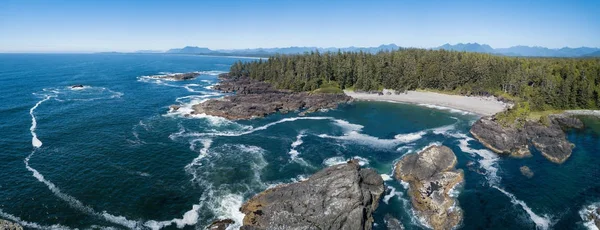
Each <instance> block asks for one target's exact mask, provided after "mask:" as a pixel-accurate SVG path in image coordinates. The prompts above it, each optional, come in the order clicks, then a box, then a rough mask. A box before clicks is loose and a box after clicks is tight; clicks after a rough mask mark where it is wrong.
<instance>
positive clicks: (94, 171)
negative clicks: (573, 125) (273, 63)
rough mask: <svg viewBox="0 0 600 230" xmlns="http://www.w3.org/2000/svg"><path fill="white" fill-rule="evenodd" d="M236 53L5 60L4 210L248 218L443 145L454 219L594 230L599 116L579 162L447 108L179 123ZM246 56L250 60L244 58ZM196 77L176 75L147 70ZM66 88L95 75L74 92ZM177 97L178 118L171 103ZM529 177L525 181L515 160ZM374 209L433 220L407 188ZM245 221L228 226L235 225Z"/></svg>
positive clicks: (138, 224)
mask: <svg viewBox="0 0 600 230" xmlns="http://www.w3.org/2000/svg"><path fill="white" fill-rule="evenodd" d="M237 60H240V58H228V57H206V56H186V55H152V54H147V55H146V54H144V55H141V54H140V55H118V54H2V55H0V98H1V99H0V101H1V104H0V117H1V120H0V121H1V122H0V150H1V151H0V163H1V164H2V167H1V168H0V218H2V219H8V220H12V221H16V222H18V223H21V224H22V225H24V226H25V227H26V228H31V229H75V228H77V229H103V228H108V229H110V228H114V229H159V228H166V229H178V228H185V229H194V228H197V229H202V228H203V227H204V226H206V225H207V224H209V223H210V222H212V221H213V220H215V219H219V218H232V219H234V220H235V221H236V222H238V223H240V222H241V220H242V219H243V214H241V213H240V212H239V207H240V206H241V204H242V203H243V201H245V200H247V199H248V198H250V197H251V196H253V195H254V194H256V193H258V192H260V191H263V190H264V189H266V188H269V187H270V186H274V185H277V184H280V183H289V182H294V181H299V180H303V179H305V178H307V177H309V176H310V175H311V174H313V173H315V172H316V171H318V170H320V169H322V168H324V167H327V166H328V165H333V164H338V163H343V162H345V161H347V160H348V159H353V158H356V159H359V161H360V162H361V163H362V164H364V166H365V167H371V168H375V169H376V170H377V171H378V172H379V173H381V174H382V175H383V177H384V178H386V179H387V178H390V177H391V176H392V175H391V174H392V171H393V165H394V163H395V162H396V161H397V160H398V159H400V158H401V157H402V156H403V155H405V154H410V153H414V152H417V151H419V150H420V149H423V148H425V147H427V146H429V145H440V144H443V145H446V146H449V147H450V148H451V149H452V150H453V151H454V152H455V153H456V155H457V157H458V165H457V167H458V168H460V169H462V170H464V172H465V180H466V181H465V183H464V184H462V185H460V186H458V187H457V188H455V189H454V191H453V192H452V195H453V196H456V197H457V198H458V201H459V202H458V204H457V205H456V206H457V207H456V208H461V209H462V210H463V211H464V221H463V223H462V224H461V225H460V226H459V228H461V229H592V228H593V226H592V225H591V224H590V223H587V222H585V221H584V220H583V219H582V216H584V215H585V214H586V212H588V209H590V208H591V207H595V206H598V205H599V203H598V202H600V179H598V178H600V159H599V158H600V141H599V140H600V122H598V120H597V119H592V118H585V119H584V121H585V123H586V125H588V127H587V128H586V129H585V130H572V131H569V132H568V138H569V140H570V141H571V142H573V143H574V144H575V148H574V153H573V155H572V157H571V158H570V159H569V160H568V161H567V162H565V163H564V164H562V165H557V164H553V163H551V162H549V161H547V160H546V159H545V158H543V157H542V156H541V155H540V154H539V153H537V152H534V154H533V157H531V158H526V159H511V158H505V157H499V156H497V155H495V154H493V153H491V152H490V151H488V150H485V148H484V147H483V146H482V145H481V144H479V143H478V142H477V141H475V140H473V138H472V137H471V135H470V134H469V133H468V130H469V126H470V125H471V124H472V123H473V122H474V121H475V120H476V119H477V116H476V115H473V114H469V113H465V112H462V111H457V110H450V109H445V108H435V107H423V106H416V105H407V104H399V103H388V102H356V103H353V104H349V105H343V106H341V107H340V108H338V109H335V110H329V111H320V112H317V113H313V114H310V115H308V116H305V117H301V116H298V114H296V113H290V114H286V115H281V114H275V115H271V116H268V117H266V118H264V119H255V120H250V121H237V122H233V121H228V120H225V119H222V118H217V117H210V116H195V117H185V116H183V114H184V112H186V111H189V109H191V105H192V104H195V103H200V102H202V101H203V100H206V99H208V98H217V97H222V96H224V95H223V94H221V93H219V92H216V91H213V90H211V87H210V86H212V85H214V84H215V83H217V81H218V80H217V76H216V75H217V74H218V73H221V72H224V71H227V70H228V68H229V65H231V64H232V63H233V62H235V61H237ZM242 60H247V59H242ZM190 71H199V72H201V73H202V75H201V76H200V77H199V78H198V79H195V80H192V81H185V82H173V81H165V80H158V79H153V78H150V77H148V76H149V75H156V74H164V73H177V72H190ZM73 84H83V85H86V86H87V87H85V88H84V89H80V90H72V89H70V88H69V86H70V85H73ZM172 104H181V105H183V107H182V109H180V110H179V111H178V112H172V111H169V105H172ZM523 165H526V166H528V167H530V168H531V170H532V171H533V172H534V173H535V175H534V177H533V178H531V179H529V178H526V177H525V176H523V175H521V173H520V171H519V167H521V166H523ZM385 183H386V186H387V188H388V190H387V191H386V194H385V196H384V197H383V200H382V201H381V203H380V206H379V209H378V210H377V212H376V215H375V219H376V224H375V226H374V227H375V229H385V223H384V217H385V216H386V215H391V216H393V217H395V218H397V219H399V220H400V221H401V222H402V223H403V224H404V225H405V227H406V228H407V229H422V228H426V223H424V222H423V221H422V220H420V219H419V218H418V216H417V215H415V213H414V212H413V211H412V209H411V207H410V201H409V198H408V196H407V189H406V187H405V184H403V183H401V182H397V181H395V180H393V179H390V180H386V181H385ZM236 227H239V226H232V228H236Z"/></svg>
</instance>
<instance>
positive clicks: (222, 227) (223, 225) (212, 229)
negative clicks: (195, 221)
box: [206, 219, 235, 230]
mask: <svg viewBox="0 0 600 230" xmlns="http://www.w3.org/2000/svg"><path fill="white" fill-rule="evenodd" d="M234 223H235V221H233V220H232V219H223V220H216V221H213V222H212V223H211V224H210V225H209V226H208V227H206V229H207V230H226V229H227V227H229V225H232V224H234Z"/></svg>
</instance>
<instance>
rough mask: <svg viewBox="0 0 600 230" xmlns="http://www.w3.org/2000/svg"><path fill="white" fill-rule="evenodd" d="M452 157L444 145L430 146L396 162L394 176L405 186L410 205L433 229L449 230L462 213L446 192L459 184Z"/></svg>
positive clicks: (458, 221) (453, 199)
mask: <svg viewBox="0 0 600 230" xmlns="http://www.w3.org/2000/svg"><path fill="white" fill-rule="evenodd" d="M456 163H457V159H456V155H454V152H452V150H451V149H450V148H448V147H446V146H431V147H428V148H426V149H425V150H423V151H421V152H419V153H416V154H410V155H406V156H404V157H403V158H402V159H401V160H400V161H399V162H398V163H396V168H395V172H394V174H395V177H396V179H397V180H402V181H405V182H408V183H409V186H410V187H409V195H410V197H411V201H412V206H413V208H414V209H415V210H416V211H417V213H418V215H420V216H421V217H423V218H424V219H425V220H426V221H427V224H428V225H429V226H430V227H431V228H433V229H436V230H437V229H453V228H454V227H456V226H457V225H458V224H460V222H461V221H462V216H463V213H462V210H461V209H460V208H459V207H458V201H457V200H456V198H454V197H451V196H450V191H451V190H452V189H453V188H454V187H455V186H456V185H457V184H459V183H463V181H464V176H463V172H462V170H460V169H459V170H457V169H455V166H456Z"/></svg>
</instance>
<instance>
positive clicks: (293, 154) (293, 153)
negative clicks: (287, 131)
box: [289, 131, 305, 160]
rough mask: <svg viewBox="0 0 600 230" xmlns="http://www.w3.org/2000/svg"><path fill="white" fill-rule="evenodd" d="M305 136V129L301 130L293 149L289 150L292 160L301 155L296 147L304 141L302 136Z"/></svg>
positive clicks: (292, 146) (293, 143)
mask: <svg viewBox="0 0 600 230" xmlns="http://www.w3.org/2000/svg"><path fill="white" fill-rule="evenodd" d="M304 136H305V135H304V131H300V133H299V134H298V136H296V140H295V141H294V142H292V145H291V149H290V152H289V154H290V156H291V160H296V159H297V158H298V155H300V152H298V150H296V148H297V147H298V146H300V145H301V144H302V143H303V142H302V137H304Z"/></svg>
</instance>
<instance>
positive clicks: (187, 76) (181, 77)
mask: <svg viewBox="0 0 600 230" xmlns="http://www.w3.org/2000/svg"><path fill="white" fill-rule="evenodd" d="M198 76H200V73H198V72H191V73H174V74H165V75H155V76H150V77H151V78H160V79H169V80H174V81H185V80H192V79H195V78H196V77H198Z"/></svg>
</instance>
